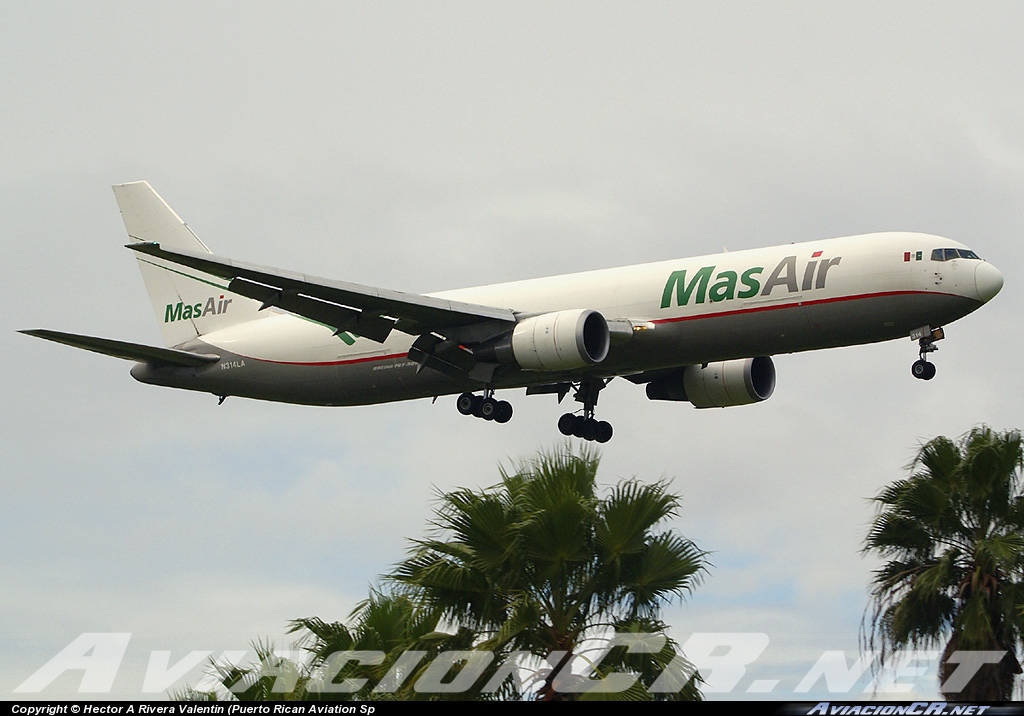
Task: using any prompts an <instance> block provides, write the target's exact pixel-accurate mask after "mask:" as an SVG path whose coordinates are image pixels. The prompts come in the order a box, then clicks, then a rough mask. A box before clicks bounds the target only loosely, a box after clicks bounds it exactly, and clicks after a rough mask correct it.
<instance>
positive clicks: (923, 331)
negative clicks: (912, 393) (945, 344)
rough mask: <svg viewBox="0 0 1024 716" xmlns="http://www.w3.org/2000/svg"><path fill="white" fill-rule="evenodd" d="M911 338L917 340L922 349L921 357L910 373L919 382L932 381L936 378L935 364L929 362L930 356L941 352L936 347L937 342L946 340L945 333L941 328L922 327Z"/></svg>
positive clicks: (919, 354) (915, 362)
mask: <svg viewBox="0 0 1024 716" xmlns="http://www.w3.org/2000/svg"><path fill="white" fill-rule="evenodd" d="M910 337H911V338H916V339H917V344H918V346H919V347H920V351H919V353H918V356H919V357H918V359H917V360H916V361H914V365H912V366H911V367H910V372H911V373H912V374H913V376H914V377H915V378H918V379H919V380H931V379H932V378H934V377H935V364H934V363H929V362H928V354H929V353H934V352H935V351H937V350H939V347H938V346H937V345H935V341H939V340H942V339H943V338H945V337H946V334H945V331H943V330H942V329H941V328H935V329H933V328H931V326H922V327H921V328H918V329H917V330H916V331H914V332H913V333H911V334H910Z"/></svg>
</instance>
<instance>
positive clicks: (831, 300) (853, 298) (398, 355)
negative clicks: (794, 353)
mask: <svg viewBox="0 0 1024 716" xmlns="http://www.w3.org/2000/svg"><path fill="white" fill-rule="evenodd" d="M917 295H922V296H935V295H943V296H955V295H956V294H952V293H941V294H940V293H938V292H937V291H881V292H879V293H863V294H859V295H856V296H837V297H835V298H820V299H817V300H814V301H798V302H796V303H783V304H776V305H771V306H753V307H751V308H737V309H736V310H733V311H718V312H717V313H701V314H698V315H696V316H677V317H676V318H655V319H652V320H651V321H650V322H651V323H654V324H658V323H679V322H681V321H698V320H701V319H705V318H723V317H725V316H739V315H742V314H744V313H760V312H762V311H778V310H782V309H785V308H802V307H804V306H816V305H820V304H825V303H839V302H841V301H860V300H863V299H869V298H887V297H890V296H917ZM236 355H238V356H239V357H240V358H244V359H246V360H255V361H260V362H262V363H275V364H277V365H301V366H331V365H355V364H356V363H369V362H371V361H379V360H395V359H397V358H407V357H408V356H407V354H405V353H390V354H388V355H383V356H367V357H365V358H348V359H344V360H332V361H286V360H270V359H268V358H255V357H253V356H244V355H241V354H236Z"/></svg>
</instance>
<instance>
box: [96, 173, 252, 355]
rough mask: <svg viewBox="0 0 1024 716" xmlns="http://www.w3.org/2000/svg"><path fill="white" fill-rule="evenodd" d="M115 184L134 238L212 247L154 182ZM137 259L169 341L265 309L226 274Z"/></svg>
mask: <svg viewBox="0 0 1024 716" xmlns="http://www.w3.org/2000/svg"><path fill="white" fill-rule="evenodd" d="M113 189H114V197H115V198H116V199H117V206H118V208H120V209H121V218H122V219H124V226H125V229H127V230H128V238H129V239H130V240H131V241H133V242H136V241H155V242H156V243H158V244H160V245H161V246H163V247H166V248H169V249H174V250H177V251H190V252H192V253H210V250H209V249H208V248H207V247H206V244H204V243H203V242H202V241H200V240H199V237H198V236H196V235H195V234H194V233H193V232H192V229H190V228H189V227H188V224H186V223H185V222H184V221H182V220H181V217H179V216H178V215H177V214H176V213H174V210H173V209H172V208H171V207H170V206H168V205H167V202H165V201H164V200H163V199H162V198H160V195H159V194H157V193H156V192H155V191H153V187H151V186H150V185H149V183H148V182H144V181H139V182H132V183H131V184H117V185H115V186H114V187H113ZM136 259H137V260H138V262H139V270H140V271H141V272H142V280H143V281H144V282H145V284H146V290H147V291H148V292H149V298H150V300H151V301H152V302H153V311H154V312H155V313H156V320H157V323H158V324H159V325H160V331H161V333H162V334H163V338H164V342H165V343H166V344H167V345H168V346H177V345H181V344H182V343H185V342H186V341H190V340H192V339H194V338H198V337H199V336H202V335H203V334H205V333H210V332H211V331H214V330H217V329H219V328H226V327H227V326H230V325H234V324H236V323H242V322H244V321H249V320H252V319H254V318H257V317H259V315H260V314H258V313H257V311H258V310H259V306H260V304H259V303H258V302H256V301H253V300H251V299H248V298H245V297H244V296H239V295H238V294H234V293H230V292H229V291H228V290H227V282H226V281H224V280H223V279H220V278H218V277H215V276H210V275H208V274H204V273H201V272H199V271H196V270H194V269H190V268H184V267H182V266H178V265H176V264H171V263H168V262H166V261H164V260H162V259H159V258H156V257H153V256H146V255H144V254H137V255H136Z"/></svg>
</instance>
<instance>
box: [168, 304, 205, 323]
mask: <svg viewBox="0 0 1024 716" xmlns="http://www.w3.org/2000/svg"><path fill="white" fill-rule="evenodd" d="M202 313H203V304H201V303H197V304H195V305H194V306H186V305H185V304H183V303H182V302H181V301H178V303H177V304H176V305H171V304H170V303H168V304H167V307H166V308H165V309H164V323H172V322H174V321H183V320H187V319H189V318H198V317H199V316H201V315H202Z"/></svg>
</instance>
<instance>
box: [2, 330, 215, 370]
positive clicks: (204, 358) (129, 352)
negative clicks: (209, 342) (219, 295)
mask: <svg viewBox="0 0 1024 716" xmlns="http://www.w3.org/2000/svg"><path fill="white" fill-rule="evenodd" d="M19 333H24V334H26V335H29V336H35V337H36V338H43V339H45V340H48V341H53V342H55V343H63V344H64V345H66V346H73V347H75V348H82V349H84V350H87V351H92V352H93V353H102V354H103V355H107V356H113V357H114V358H124V359H125V360H134V361H139V362H141V363H153V364H158V365H160V364H162V365H175V366H183V367H186V368H198V367H199V366H201V365H206V364H208V363H216V362H217V361H219V360H220V356H218V355H212V354H208V353H190V352H188V351H179V350H175V349H173V348H157V347H155V346H144V345H140V344H138V343H127V342H125V341H115V340H112V339H110V338H94V337H93V336H81V335H78V334H77V333H61V332H60V331H48V330H45V329H35V330H31V331H19Z"/></svg>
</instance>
